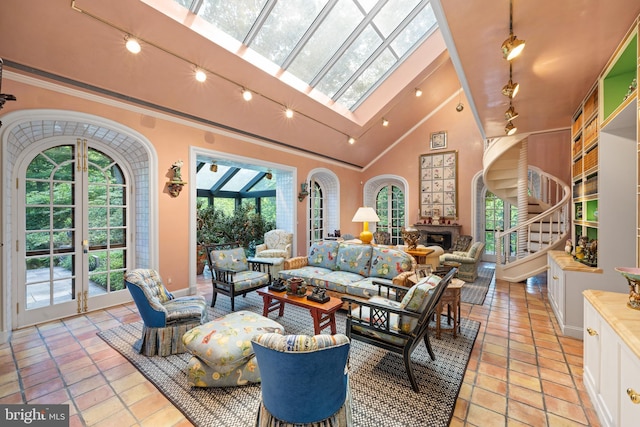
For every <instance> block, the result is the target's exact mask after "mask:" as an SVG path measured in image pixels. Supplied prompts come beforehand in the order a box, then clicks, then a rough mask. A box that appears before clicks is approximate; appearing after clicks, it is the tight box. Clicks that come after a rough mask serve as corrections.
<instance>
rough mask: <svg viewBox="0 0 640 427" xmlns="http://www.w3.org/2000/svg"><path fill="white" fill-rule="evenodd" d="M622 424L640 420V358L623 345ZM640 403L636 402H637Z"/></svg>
mask: <svg viewBox="0 0 640 427" xmlns="http://www.w3.org/2000/svg"><path fill="white" fill-rule="evenodd" d="M620 377H621V378H622V379H621V381H620V420H619V421H620V422H619V424H618V425H620V426H632V425H638V420H640V360H638V356H636V355H635V354H634V353H632V352H631V350H629V348H628V347H627V346H626V345H623V346H622V348H621V350H620ZM634 401H635V402H638V403H635V402H634Z"/></svg>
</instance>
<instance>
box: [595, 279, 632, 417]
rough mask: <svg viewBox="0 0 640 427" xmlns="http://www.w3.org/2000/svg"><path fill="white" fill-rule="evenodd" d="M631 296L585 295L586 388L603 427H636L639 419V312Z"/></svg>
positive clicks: (610, 294)
mask: <svg viewBox="0 0 640 427" xmlns="http://www.w3.org/2000/svg"><path fill="white" fill-rule="evenodd" d="M627 300H628V294H623V293H614V292H605V291H597V290H588V291H585V292H584V324H585V331H584V352H583V357H584V364H583V379H584V385H585V388H586V390H587V393H588V394H589V398H590V399H591V401H592V403H593V406H594V409H595V411H596V412H597V414H598V418H599V419H600V422H601V423H602V425H603V426H621V427H626V426H633V425H637V423H638V419H640V404H638V403H634V400H635V402H640V400H639V399H640V397H638V398H637V399H632V397H631V396H630V395H633V394H634V393H636V392H638V393H640V311H637V310H632V309H630V308H627V307H626V301H627Z"/></svg>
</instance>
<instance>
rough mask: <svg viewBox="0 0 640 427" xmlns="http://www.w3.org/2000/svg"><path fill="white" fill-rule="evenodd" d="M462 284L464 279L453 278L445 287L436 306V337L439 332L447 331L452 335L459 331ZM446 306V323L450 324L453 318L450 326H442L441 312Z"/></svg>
mask: <svg viewBox="0 0 640 427" xmlns="http://www.w3.org/2000/svg"><path fill="white" fill-rule="evenodd" d="M462 286H464V281H462V280H460V279H453V280H452V281H451V283H449V286H447V289H446V290H445V291H444V293H443V294H442V298H440V302H439V303H438V306H437V307H436V338H438V339H440V334H441V332H442V331H443V330H444V331H448V332H452V333H453V337H454V338H456V337H457V336H458V332H459V331H460V294H461V291H462ZM445 307H446V308H447V325H451V320H453V326H452V327H451V328H444V329H443V328H442V327H441V322H442V312H443V311H444V308H445Z"/></svg>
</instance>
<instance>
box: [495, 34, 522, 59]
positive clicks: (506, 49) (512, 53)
mask: <svg viewBox="0 0 640 427" xmlns="http://www.w3.org/2000/svg"><path fill="white" fill-rule="evenodd" d="M524 44H525V42H524V40H518V39H517V38H516V36H515V35H513V33H511V34H510V35H509V37H508V38H507V39H506V40H505V41H504V42H503V43H502V48H501V49H502V57H503V58H504V59H506V60H507V61H511V60H512V59H513V58H515V57H516V56H518V55H520V54H521V53H522V50H523V49H524Z"/></svg>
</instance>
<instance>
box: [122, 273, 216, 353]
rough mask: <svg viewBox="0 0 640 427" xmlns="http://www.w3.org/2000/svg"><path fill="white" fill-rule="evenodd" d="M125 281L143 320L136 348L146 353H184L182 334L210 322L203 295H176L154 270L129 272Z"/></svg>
mask: <svg viewBox="0 0 640 427" xmlns="http://www.w3.org/2000/svg"><path fill="white" fill-rule="evenodd" d="M124 280H125V284H126V286H127V289H129V292H130V293H131V296H132V297H133V300H134V302H135V303H136V307H138V312H139V313H140V317H141V318H142V322H143V323H144V327H143V330H142V338H141V339H140V340H139V341H138V342H137V343H136V346H135V348H136V350H138V351H139V352H140V353H142V354H144V355H145V356H154V355H156V354H157V355H158V356H168V355H170V354H176V353H184V352H185V351H186V349H185V347H184V344H183V343H182V335H184V333H185V332H187V331H188V330H189V329H191V328H194V327H196V326H198V325H200V324H202V323H205V322H206V321H207V303H206V301H205V299H204V297H202V296H199V295H194V296H186V297H179V298H175V297H174V296H173V295H172V294H171V292H169V291H167V289H166V288H165V287H164V284H163V283H162V279H161V278H160V275H159V274H158V272H157V271H155V270H151V269H135V270H131V271H127V272H126V273H125V276H124Z"/></svg>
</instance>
